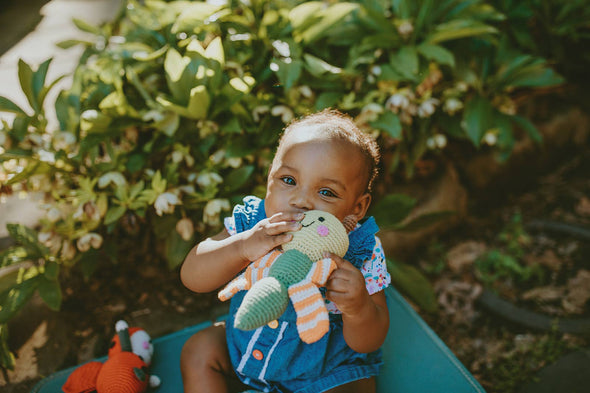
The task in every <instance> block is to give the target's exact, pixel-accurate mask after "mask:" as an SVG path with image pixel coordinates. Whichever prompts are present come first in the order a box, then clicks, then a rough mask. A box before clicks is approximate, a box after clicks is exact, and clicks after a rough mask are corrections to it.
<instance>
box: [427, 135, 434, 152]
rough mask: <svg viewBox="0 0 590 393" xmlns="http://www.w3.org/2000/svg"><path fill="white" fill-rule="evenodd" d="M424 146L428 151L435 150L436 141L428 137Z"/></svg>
mask: <svg viewBox="0 0 590 393" xmlns="http://www.w3.org/2000/svg"><path fill="white" fill-rule="evenodd" d="M426 146H427V147H428V148H429V149H430V150H434V149H436V141H435V140H434V137H432V136H431V137H430V138H428V139H427V140H426Z"/></svg>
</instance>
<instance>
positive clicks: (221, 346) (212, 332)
mask: <svg viewBox="0 0 590 393" xmlns="http://www.w3.org/2000/svg"><path fill="white" fill-rule="evenodd" d="M227 357H228V355H227V344H226V342H225V329H224V327H223V326H211V327H208V328H206V329H203V330H201V331H199V332H197V333H195V334H194V335H192V336H191V337H190V338H189V339H188V340H187V341H186V343H185V344H184V346H183V347H182V352H181V355H180V364H181V367H191V368H193V367H199V366H205V365H211V364H220V363H221V364H223V363H226V362H227V361H229V359H226V358H227Z"/></svg>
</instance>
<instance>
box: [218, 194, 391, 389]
mask: <svg viewBox="0 0 590 393" xmlns="http://www.w3.org/2000/svg"><path fill="white" fill-rule="evenodd" d="M233 217H234V221H235V224H236V231H237V232H238V233H239V232H242V231H245V230H248V229H250V228H252V227H253V226H254V225H256V223H258V222H259V221H260V220H263V219H264V218H266V213H265V210H264V200H261V199H259V198H256V197H253V196H250V197H246V198H244V205H238V206H236V207H235V208H234V211H233ZM378 230H379V228H378V227H377V224H376V223H375V220H374V219H373V218H372V217H370V218H368V219H367V220H365V221H364V222H363V223H362V225H361V226H360V227H358V228H357V229H355V230H354V231H352V232H351V233H350V234H349V239H350V246H349V249H348V252H347V253H346V255H345V256H344V259H346V260H348V261H349V262H351V263H352V264H353V265H354V266H356V267H357V268H360V267H361V266H362V264H363V262H364V261H365V260H368V259H370V258H371V253H372V252H373V248H374V246H375V233H376V232H377V231H378ZM245 294H246V291H240V292H238V293H237V294H236V295H234V297H233V298H232V299H231V304H230V313H229V315H230V316H229V318H228V320H227V323H226V334H227V342H228V347H229V354H230V358H231V361H232V364H233V367H234V369H235V370H236V374H237V375H238V377H239V378H240V379H241V380H242V381H243V382H244V383H245V384H247V385H250V386H252V387H254V388H256V389H259V390H261V391H264V392H297V393H317V392H323V391H326V390H329V389H331V388H334V387H336V386H339V385H343V384H345V383H348V382H351V381H355V380H358V379H362V378H368V377H372V376H375V375H377V374H378V373H379V368H380V366H381V364H382V361H381V350H378V351H375V352H371V353H358V352H355V351H353V350H352V349H351V348H350V347H349V346H348V345H347V344H346V342H345V341H344V336H343V333H342V329H343V324H342V317H341V315H339V314H330V331H329V333H327V334H326V335H324V336H323V337H322V338H321V339H320V340H319V341H317V342H315V343H312V344H306V343H304V342H303V341H301V339H300V338H299V334H298V332H297V325H296V314H295V309H294V308H293V305H292V304H291V302H289V306H288V307H287V311H285V313H284V314H283V315H282V316H281V318H280V319H278V321H277V322H278V323H269V324H268V325H266V326H263V327H260V328H258V329H256V330H252V331H243V330H239V329H236V328H234V327H233V325H234V316H235V314H236V312H237V309H238V307H239V306H240V304H241V303H242V299H243V298H244V295H245Z"/></svg>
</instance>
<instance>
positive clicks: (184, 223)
mask: <svg viewBox="0 0 590 393" xmlns="http://www.w3.org/2000/svg"><path fill="white" fill-rule="evenodd" d="M176 232H178V234H179V235H180V237H181V238H182V240H184V241H189V240H190V239H191V238H192V237H193V234H194V233H195V227H194V225H193V222H192V221H191V219H190V218H187V217H185V218H182V219H180V220H178V222H177V223H176Z"/></svg>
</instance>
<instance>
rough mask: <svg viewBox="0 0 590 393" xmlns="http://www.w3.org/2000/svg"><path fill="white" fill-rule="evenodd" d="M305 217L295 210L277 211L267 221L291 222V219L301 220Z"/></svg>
mask: <svg viewBox="0 0 590 393" xmlns="http://www.w3.org/2000/svg"><path fill="white" fill-rule="evenodd" d="M303 217H305V214H304V213H295V212H278V213H276V214H273V215H272V217H270V219H269V222H281V221H286V222H291V221H301V220H303Z"/></svg>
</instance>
